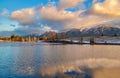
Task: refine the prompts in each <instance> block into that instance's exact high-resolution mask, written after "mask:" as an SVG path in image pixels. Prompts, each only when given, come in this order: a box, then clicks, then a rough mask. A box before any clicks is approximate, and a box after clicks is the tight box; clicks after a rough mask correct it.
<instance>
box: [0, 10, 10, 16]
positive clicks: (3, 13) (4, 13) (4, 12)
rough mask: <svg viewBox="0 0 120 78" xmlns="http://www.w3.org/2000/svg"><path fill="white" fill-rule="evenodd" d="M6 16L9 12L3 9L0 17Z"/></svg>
mask: <svg viewBox="0 0 120 78" xmlns="http://www.w3.org/2000/svg"><path fill="white" fill-rule="evenodd" d="M6 14H9V11H8V9H6V8H4V9H3V10H2V12H1V13H0V16H4V15H6Z"/></svg>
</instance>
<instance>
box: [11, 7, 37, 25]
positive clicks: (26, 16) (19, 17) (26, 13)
mask: <svg viewBox="0 0 120 78" xmlns="http://www.w3.org/2000/svg"><path fill="white" fill-rule="evenodd" d="M35 16H36V15H35V11H34V9H33V8H25V9H22V10H17V11H15V12H13V13H12V14H11V19H13V20H16V21H18V22H19V23H20V24H22V25H30V24H33V23H35V21H36V17H35Z"/></svg>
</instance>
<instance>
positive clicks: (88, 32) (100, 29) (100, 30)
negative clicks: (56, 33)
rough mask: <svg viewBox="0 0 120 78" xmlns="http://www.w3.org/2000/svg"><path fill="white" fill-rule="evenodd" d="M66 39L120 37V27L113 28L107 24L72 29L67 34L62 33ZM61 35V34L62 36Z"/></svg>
mask: <svg viewBox="0 0 120 78" xmlns="http://www.w3.org/2000/svg"><path fill="white" fill-rule="evenodd" d="M62 33H64V35H65V36H66V37H78V36H118V35H120V27H116V26H111V25H107V24H101V25H97V26H93V27H90V28H85V29H83V30H81V29H70V30H67V31H66V32H62ZM62 33H61V34H62Z"/></svg>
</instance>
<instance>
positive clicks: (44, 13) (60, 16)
mask: <svg viewBox="0 0 120 78" xmlns="http://www.w3.org/2000/svg"><path fill="white" fill-rule="evenodd" d="M40 15H41V19H42V20H52V21H64V20H71V19H73V18H75V14H74V13H72V12H68V11H64V10H62V11H61V10H58V9H57V8H55V7H54V6H50V7H42V8H41V10H40Z"/></svg>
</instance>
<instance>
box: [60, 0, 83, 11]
mask: <svg viewBox="0 0 120 78" xmlns="http://www.w3.org/2000/svg"><path fill="white" fill-rule="evenodd" d="M84 1H85V0H60V3H59V8H60V9H66V8H71V7H74V6H76V5H77V4H79V3H81V2H84Z"/></svg>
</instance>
